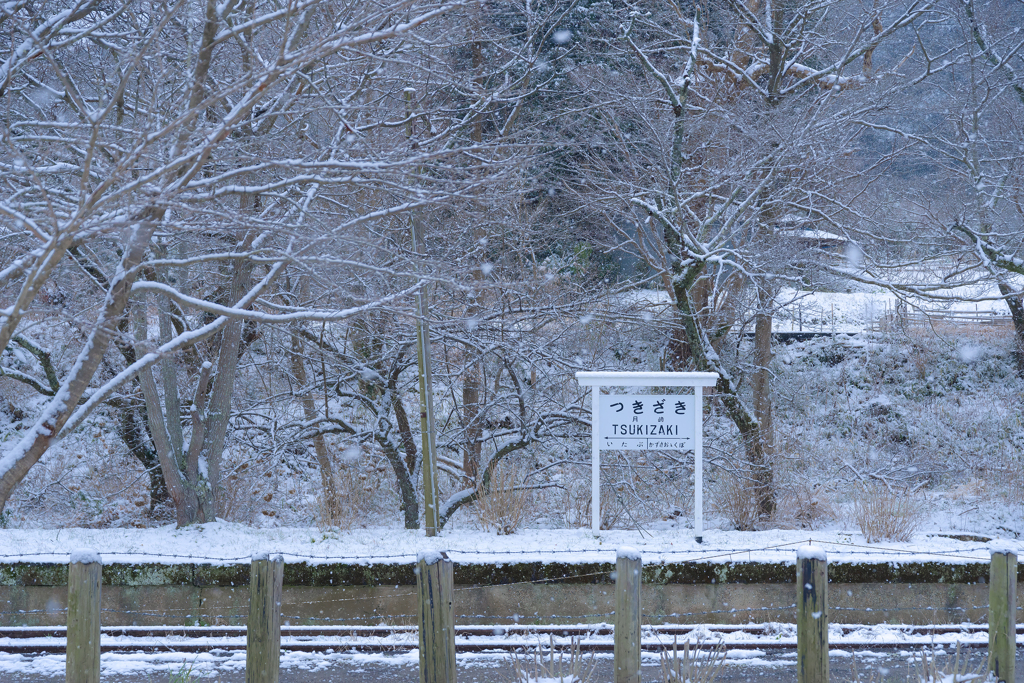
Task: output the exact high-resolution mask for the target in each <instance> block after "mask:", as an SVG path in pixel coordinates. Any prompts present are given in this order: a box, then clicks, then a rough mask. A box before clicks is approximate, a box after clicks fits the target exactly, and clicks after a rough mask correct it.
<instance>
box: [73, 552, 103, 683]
mask: <svg viewBox="0 0 1024 683" xmlns="http://www.w3.org/2000/svg"><path fill="white" fill-rule="evenodd" d="M102 578H103V561H102V560H101V559H100V554H99V553H97V552H95V551H93V550H76V551H74V552H72V553H71V564H70V565H68V636H67V638H68V645H67V660H66V663H65V680H67V683H100V580H101V579H102Z"/></svg>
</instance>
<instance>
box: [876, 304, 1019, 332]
mask: <svg viewBox="0 0 1024 683" xmlns="http://www.w3.org/2000/svg"><path fill="white" fill-rule="evenodd" d="M935 325H982V326H992V327H1006V328H1012V327H1013V318H1011V317H1010V314H1009V312H1007V313H997V312H995V311H978V310H975V311H944V310H930V309H924V308H914V309H910V308H908V307H907V306H906V305H900V304H897V305H896V306H895V307H893V308H886V310H885V312H884V313H882V315H881V316H880V317H879V318H878V319H876V320H875V321H873V322H872V323H871V330H872V331H874V332H882V331H886V330H905V329H907V328H910V327H933V326H935Z"/></svg>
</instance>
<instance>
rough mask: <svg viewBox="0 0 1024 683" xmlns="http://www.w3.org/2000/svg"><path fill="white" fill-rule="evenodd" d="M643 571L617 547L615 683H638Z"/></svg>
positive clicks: (635, 556)
mask: <svg viewBox="0 0 1024 683" xmlns="http://www.w3.org/2000/svg"><path fill="white" fill-rule="evenodd" d="M697 391H700V387H697ZM642 569H643V559H642V558H641V557H640V551H639V550H636V549H635V548H629V547H622V548H619V551H618V553H617V556H616V559H615V683H640V575H641V572H642Z"/></svg>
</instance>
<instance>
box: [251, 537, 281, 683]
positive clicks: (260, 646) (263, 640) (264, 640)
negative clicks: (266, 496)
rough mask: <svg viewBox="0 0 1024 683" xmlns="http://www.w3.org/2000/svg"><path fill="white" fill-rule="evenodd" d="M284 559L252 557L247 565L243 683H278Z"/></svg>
mask: <svg viewBox="0 0 1024 683" xmlns="http://www.w3.org/2000/svg"><path fill="white" fill-rule="evenodd" d="M283 579H284V559H283V558H282V557H281V556H280V555H274V556H273V557H271V556H270V555H269V554H268V553H263V554H260V555H253V556H252V564H251V565H250V566H249V623H248V625H247V628H246V642H245V683H277V682H278V674H279V671H280V668H281V583H282V581H283Z"/></svg>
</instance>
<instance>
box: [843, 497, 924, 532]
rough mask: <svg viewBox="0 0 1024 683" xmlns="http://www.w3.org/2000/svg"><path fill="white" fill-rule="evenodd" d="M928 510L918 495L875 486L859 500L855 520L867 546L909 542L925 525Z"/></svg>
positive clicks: (855, 509)
mask: <svg viewBox="0 0 1024 683" xmlns="http://www.w3.org/2000/svg"><path fill="white" fill-rule="evenodd" d="M929 507H930V506H929V504H928V501H927V499H926V498H925V497H924V496H923V495H922V494H921V493H919V492H918V493H914V492H911V491H909V490H895V489H890V488H887V487H884V486H874V487H871V488H868V489H867V490H866V491H865V492H864V494H863V495H862V496H861V498H860V499H859V500H857V502H856V506H855V507H854V519H855V520H856V522H857V526H859V527H860V531H861V533H862V534H864V539H865V540H866V541H867V542H868V543H877V542H878V541H909V540H910V539H911V537H912V536H913V535H914V533H915V532H916V531H917V530H918V528H920V526H921V524H922V523H923V522H924V519H925V515H926V513H927V512H928V509H929Z"/></svg>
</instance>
